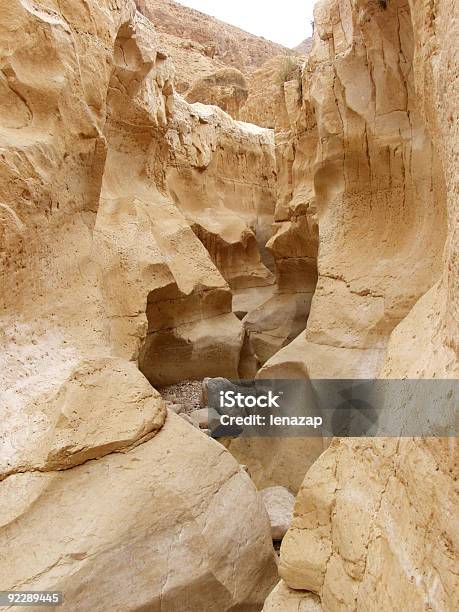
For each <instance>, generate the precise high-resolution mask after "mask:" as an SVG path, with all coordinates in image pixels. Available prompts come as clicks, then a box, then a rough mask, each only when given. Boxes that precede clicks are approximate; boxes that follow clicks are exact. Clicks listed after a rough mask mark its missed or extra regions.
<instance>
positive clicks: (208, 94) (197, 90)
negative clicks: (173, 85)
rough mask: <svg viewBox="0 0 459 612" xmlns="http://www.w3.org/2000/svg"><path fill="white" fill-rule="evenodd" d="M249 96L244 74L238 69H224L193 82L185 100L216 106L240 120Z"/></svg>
mask: <svg viewBox="0 0 459 612" xmlns="http://www.w3.org/2000/svg"><path fill="white" fill-rule="evenodd" d="M248 95H249V92H248V87H247V81H246V79H245V77H244V75H243V74H242V72H240V71H239V70H236V68H222V69H220V70H217V71H216V72H214V73H212V74H209V75H206V76H203V77H201V78H198V79H196V80H195V81H193V83H192V84H191V87H190V88H189V89H188V91H187V93H186V96H185V98H186V99H187V100H188V102H202V103H203V104H215V105H216V106H219V107H220V108H221V109H223V110H224V111H225V112H227V113H229V114H230V115H231V116H232V117H234V118H235V119H239V118H240V111H241V108H242V107H243V106H244V104H245V102H246V100H247V96H248Z"/></svg>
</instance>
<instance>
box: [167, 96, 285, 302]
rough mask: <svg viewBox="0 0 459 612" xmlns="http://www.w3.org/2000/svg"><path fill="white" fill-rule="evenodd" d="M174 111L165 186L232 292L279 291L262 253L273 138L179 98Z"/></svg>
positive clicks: (271, 201) (271, 202)
mask: <svg viewBox="0 0 459 612" xmlns="http://www.w3.org/2000/svg"><path fill="white" fill-rule="evenodd" d="M175 108H176V113H175V116H174V120H173V122H171V125H170V129H169V130H168V132H167V134H166V136H167V138H168V142H169V143H170V155H171V159H170V167H169V168H168V169H167V171H166V185H167V188H168V190H169V192H170V194H171V196H172V198H173V200H174V202H175V204H176V206H177V207H178V208H179V209H180V210H181V211H182V213H183V214H184V216H185V217H186V219H187V221H188V222H189V223H190V224H191V226H192V227H193V230H194V232H195V234H196V235H197V236H198V237H199V238H200V240H201V242H202V243H203V244H204V246H205V247H206V250H207V251H208V253H209V254H210V256H211V258H212V261H213V262H214V263H215V265H216V267H217V268H218V270H219V271H220V272H221V274H222V276H223V277H224V278H225V280H226V281H227V282H228V284H229V286H230V287H231V289H233V290H239V289H247V288H252V287H260V286H267V285H273V284H274V282H275V277H274V275H273V273H272V272H271V270H270V269H269V267H270V268H273V262H272V258H271V257H270V255H269V253H268V252H267V251H266V249H265V248H264V245H265V244H266V242H267V240H268V239H269V237H270V236H271V224H272V222H273V219H274V208H275V191H274V187H275V176H276V174H275V152H274V138H273V134H272V132H271V131H270V130H266V129H263V128H259V127H257V126H255V125H249V124H246V123H242V122H239V121H233V120H232V119H231V117H229V116H228V115H227V114H226V113H224V112H222V111H221V110H220V109H218V108H216V107H209V106H205V105H203V104H193V105H188V104H185V103H184V102H183V101H181V100H179V99H176V106H175ZM268 266H269V267H268Z"/></svg>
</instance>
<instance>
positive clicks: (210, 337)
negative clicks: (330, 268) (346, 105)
mask: <svg viewBox="0 0 459 612" xmlns="http://www.w3.org/2000/svg"><path fill="white" fill-rule="evenodd" d="M24 32H27V33H28V35H27V37H25V36H24ZM0 47H1V54H2V58H3V64H2V81H1V97H2V109H3V112H2V116H1V134H2V145H1V146H2V154H1V171H0V172H1V190H2V205H1V220H2V225H1V232H2V233H1V236H2V252H1V256H2V260H1V265H2V280H3V287H4V290H3V292H2V372H1V376H2V398H1V405H0V409H1V416H2V419H1V421H2V426H1V427H2V435H1V458H2V462H1V483H0V487H1V489H2V494H1V496H0V497H1V507H2V512H1V519H2V520H1V523H2V526H1V529H0V539H1V541H2V545H3V546H4V547H5V551H6V549H7V548H8V551H7V552H6V554H5V555H3V556H2V563H1V569H0V574H1V584H2V587H3V588H31V589H38V590H40V589H61V590H63V591H65V593H66V604H65V606H64V608H65V609H69V610H77V609H82V608H83V609H99V610H102V609H106V608H107V607H113V592H114V590H116V592H117V593H119V592H120V591H123V593H124V594H123V597H124V598H125V599H123V600H118V603H117V604H116V605H118V607H117V608H116V609H120V610H121V609H122V610H124V609H126V607H128V606H133V607H136V608H138V607H144V606H148V607H150V608H152V609H153V608H155V609H156V607H159V606H161V607H164V606H166V607H169V609H177V607H180V606H181V602H183V598H184V597H185V596H186V599H187V601H190V602H192V605H193V606H194V608H195V609H202V607H203V606H204V600H205V601H206V602H207V601H210V600H209V593H210V592H212V602H213V604H212V605H213V606H214V609H215V610H222V609H234V608H236V607H242V608H244V609H247V610H259V609H260V608H261V606H262V604H263V600H264V597H265V596H266V594H267V593H268V591H269V589H270V588H271V587H272V586H273V584H274V583H275V579H276V577H275V560H274V552H273V549H272V543H271V537H270V526H269V519H268V516H267V514H266V512H265V510H264V507H263V502H262V500H261V498H260V496H259V495H258V493H257V492H256V489H255V487H254V485H253V484H252V483H251V482H250V479H249V477H248V476H247V475H246V473H245V472H244V471H241V470H240V468H239V466H238V464H237V463H236V462H235V461H234V459H233V458H232V457H231V456H230V454H229V453H228V452H227V451H225V450H224V449H223V448H222V447H221V445H218V443H216V442H213V441H211V440H209V439H208V438H207V437H206V436H205V435H204V434H202V433H200V432H199V431H197V430H196V429H195V428H193V427H191V426H190V425H188V424H186V423H185V422H184V421H183V420H182V419H180V418H179V417H176V416H175V415H173V414H167V415H166V411H165V407H164V403H163V401H162V399H161V397H160V395H159V393H158V392H157V391H155V390H154V389H153V388H152V387H151V385H150V384H149V383H148V381H147V380H146V378H145V377H144V376H143V375H142V374H141V373H140V371H139V369H138V367H137V361H138V362H139V366H140V368H141V369H142V371H144V373H145V374H146V375H147V376H148V377H149V378H150V380H152V381H154V382H155V383H158V382H169V381H175V380H177V379H178V378H180V379H181V378H182V377H185V378H187V377H188V378H192V377H203V376H204V375H205V374H209V371H211V373H212V374H214V375H218V374H220V373H223V374H225V375H228V376H236V374H237V367H238V361H239V352H240V348H241V343H242V326H241V323H240V322H239V320H238V318H237V317H236V316H235V315H234V314H233V313H232V303H231V302H232V294H231V291H230V288H229V286H228V284H227V282H226V281H225V279H224V278H223V276H222V275H221V274H220V272H219V271H218V269H217V268H216V266H215V265H214V263H213V262H212V259H211V257H210V256H209V254H208V252H207V250H206V249H205V247H204V246H203V243H202V242H201V241H200V240H199V239H198V238H197V237H196V235H195V233H194V232H193V230H192V229H191V227H190V223H189V222H188V221H187V220H186V218H185V216H184V214H182V212H181V211H180V210H179V208H178V207H177V206H176V205H175V203H174V200H173V197H172V195H171V193H170V192H169V190H168V180H169V177H168V168H169V166H168V164H169V162H170V163H171V166H170V168H171V169H172V168H173V169H174V170H175V169H176V168H177V165H175V166H172V161H171V159H172V157H174V155H173V153H172V151H173V150H174V142H173V140H174V138H177V139H179V140H180V138H182V146H183V147H184V151H186V153H185V158H187V156H188V155H190V159H191V160H192V161H189V163H190V165H191V167H200V166H201V165H202V160H203V157H202V155H201V157H200V154H202V153H203V151H202V149H201V146H200V143H201V144H202V145H203V146H204V143H203V142H202V141H200V140H199V138H203V135H202V134H201V135H199V134H197V135H196V141H193V136H190V134H192V133H193V130H194V129H195V128H196V125H198V124H199V125H201V124H202V125H203V126H204V132H206V130H205V124H206V123H209V122H208V121H207V119H206V118H205V117H204V116H203V115H202V113H201V114H199V112H195V111H193V110H192V108H191V107H189V106H188V105H187V103H186V102H180V101H178V100H177V101H176V100H175V99H174V90H173V68H172V66H171V63H170V60H169V59H168V58H167V57H166V56H165V55H164V53H163V52H162V51H161V50H160V49H159V46H158V43H157V39H156V35H155V32H154V29H153V27H152V25H151V23H150V22H149V21H148V20H147V19H146V18H145V17H143V16H142V15H140V14H139V13H136V11H135V7H134V4H133V3H131V2H125V3H124V2H123V3H105V2H101V3H97V2H91V3H90V4H88V5H86V6H85V7H83V6H82V5H80V4H79V3H73V2H71V3H66V4H65V6H60V5H58V3H48V5H47V8H44V7H40V6H38V5H29V4H28V3H22V2H11V3H8V5H4V6H3V7H2V9H1V26H0ZM225 121H226V123H225V124H224V126H223V127H222V128H221V131H224V129H225V128H228V130H229V131H230V132H231V131H235V132H236V133H237V134H239V132H243V133H244V134H245V140H244V141H243V142H241V143H239V146H240V147H241V148H243V146H244V145H245V144H249V145H251V146H252V148H256V146H258V144H259V143H260V135H259V132H260V130H259V129H258V128H257V131H256V133H253V134H252V131H250V130H249V129H245V130H244V129H243V128H240V127H239V126H238V125H237V124H235V123H233V122H232V120H231V119H230V118H229V117H228V118H226V116H225ZM187 122H188V123H187ZM184 126H186V129H185V127H184ZM182 128H183V131H181V130H182ZM177 130H178V131H177ZM208 131H209V132H210V134H204V140H205V138H208V139H209V141H208V143H207V147H208V150H209V151H210V150H211V148H212V138H214V139H215V135H214V136H212V133H213V132H215V128H214V126H213V125H211V126H210V127H209V130H208ZM251 138H253V140H252V141H251V140H250V139H251ZM187 139H189V141H190V147H189V150H188V149H186V140H187ZM195 144H196V146H194V145H195ZM261 155H262V156H263V153H261ZM175 157H177V156H176V155H175ZM204 158H205V155H204ZM187 163H188V161H187ZM193 164H194V165H193ZM271 201H272V200H271ZM253 206H254V208H253V210H247V216H248V217H251V218H257V214H256V212H254V211H255V208H256V205H255V203H253ZM272 210H273V208H272ZM260 214H261V213H260ZM271 214H272V211H271ZM243 225H244V222H243V221H240V222H239V225H238V228H241V227H242V226H243ZM240 231H241V232H242V233H244V232H243V230H240ZM246 233H247V242H250V241H252V242H253V240H255V242H256V238H255V237H254V236H255V235H254V234H253V232H250V230H249V229H247V231H246ZM234 236H235V242H237V238H238V234H237V231H236V232H235V233H234ZM252 236H253V237H252ZM242 250H243V249H242ZM251 256H252V257H253V254H252V255H251ZM250 261H252V260H250ZM254 265H256V266H258V268H257V269H259V270H260V273H261V274H262V275H264V276H266V277H270V276H272V275H271V273H270V272H269V271H268V270H267V269H266V268H265V267H264V266H263V265H262V264H261V263H257V264H254ZM235 269H236V272H235V274H236V275H237V274H238V272H237V265H236V264H235ZM242 269H243V270H244V271H245V269H246V267H245V264H244V265H242ZM185 364H187V365H185ZM212 370H213V372H212ZM185 450H186V457H184V456H183V453H184V451H185ZM96 459H97V461H95V460H96ZM239 506H240V507H239ZM177 542H179V543H177ZM32 550H33V554H31V551H32ZM165 559H168V561H167V563H164V560H165ZM88 582H89V583H90V584H91V587H90V589H87V588H86V585H87V584H88ZM96 582H97V584H98V585H99V586H98V587H97V588H96V586H95V583H96ZM120 585H121V586H122V588H121V589H120ZM184 593H186V595H184ZM203 598H204V600H203ZM205 605H207V603H206V604H205ZM115 607H116V606H115Z"/></svg>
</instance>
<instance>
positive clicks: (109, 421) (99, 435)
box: [0, 358, 166, 477]
mask: <svg viewBox="0 0 459 612" xmlns="http://www.w3.org/2000/svg"><path fill="white" fill-rule="evenodd" d="M1 409H2V412H3V414H2V419H1V429H2V435H1V436H0V439H1V440H2V444H1V452H0V456H1V465H0V474H1V477H5V476H6V475H8V474H12V473H15V472H22V471H25V470H30V471H34V470H40V471H46V470H56V469H66V468H69V467H72V466H74V465H79V464H81V463H84V462H85V461H88V460H89V459H94V458H99V457H103V456H104V455H106V454H108V453H111V452H114V451H119V450H125V449H128V448H131V447H133V446H135V445H136V444H139V443H141V442H143V441H145V440H147V439H148V438H150V437H152V436H153V435H154V434H155V433H156V432H157V431H158V430H159V429H160V427H161V426H162V425H163V423H164V419H165V415H166V411H165V407H164V404H163V402H162V400H161V396H160V395H159V393H158V392H157V391H155V390H154V389H153V388H152V387H151V385H150V384H149V383H148V381H147V380H146V379H145V378H144V377H143V376H142V374H140V372H139V371H138V369H137V367H136V366H135V365H134V364H133V363H130V362H128V361H125V360H123V359H116V358H105V359H102V358H100V359H93V360H89V359H88V360H85V361H82V362H80V363H79V364H78V365H77V366H76V367H75V368H74V369H73V370H72V372H71V373H70V375H69V376H68V378H67V380H65V381H64V382H63V384H62V385H61V387H60V388H59V389H58V390H57V391H56V392H55V393H50V394H48V395H47V396H44V397H43V398H40V399H38V400H37V401H36V403H32V404H29V405H28V406H26V407H25V414H24V415H22V418H20V417H19V416H18V415H15V412H14V409H15V406H14V405H13V404H9V403H7V404H5V405H2V408H1Z"/></svg>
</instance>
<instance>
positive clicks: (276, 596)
mask: <svg viewBox="0 0 459 612" xmlns="http://www.w3.org/2000/svg"><path fill="white" fill-rule="evenodd" d="M322 610H323V608H322V606H321V605H320V601H319V598H318V597H317V595H313V594H312V593H307V592H303V593H299V592H298V591H292V590H291V589H289V588H288V587H287V586H286V585H285V582H284V581H283V580H281V581H280V582H279V583H278V584H277V586H276V587H275V588H274V590H273V591H272V593H270V595H269V597H268V598H267V599H266V601H265V605H264V607H263V612H322Z"/></svg>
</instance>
